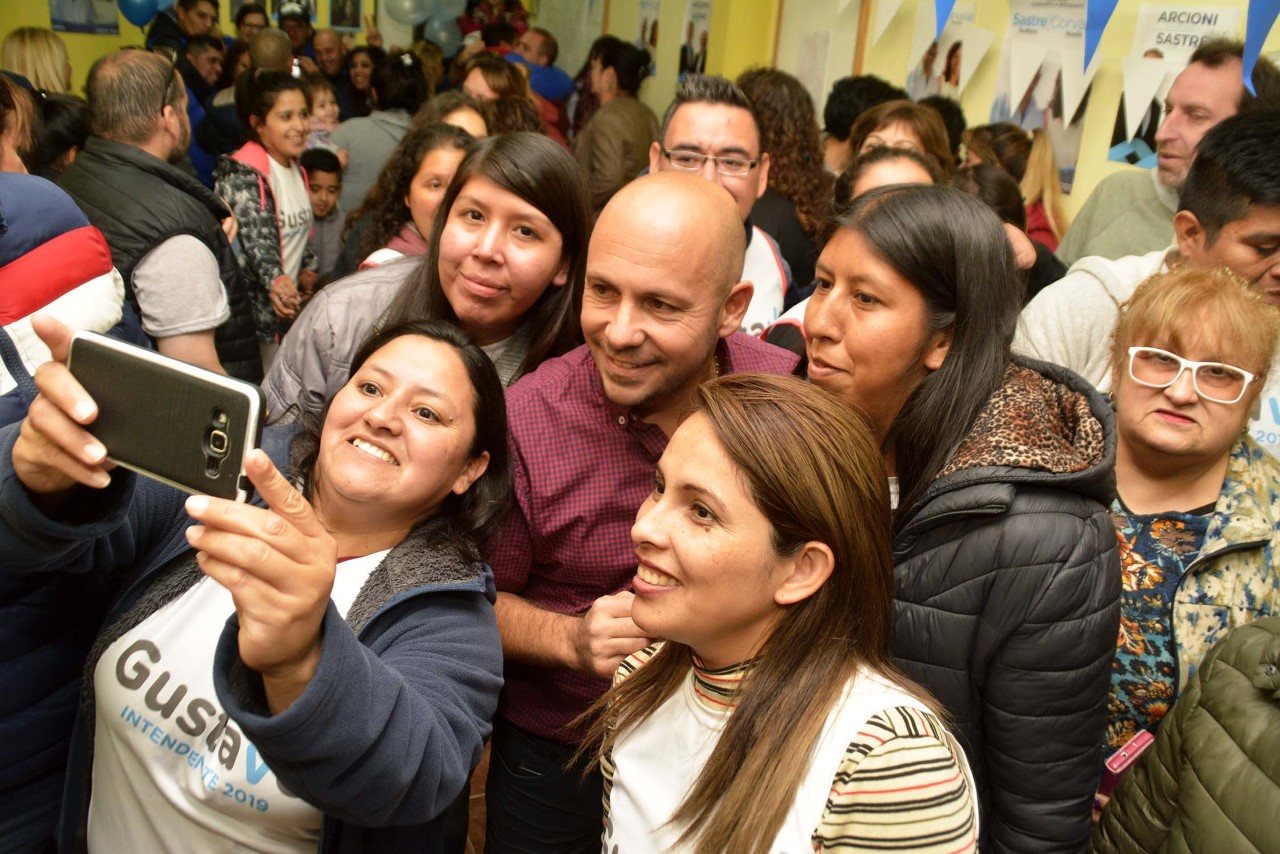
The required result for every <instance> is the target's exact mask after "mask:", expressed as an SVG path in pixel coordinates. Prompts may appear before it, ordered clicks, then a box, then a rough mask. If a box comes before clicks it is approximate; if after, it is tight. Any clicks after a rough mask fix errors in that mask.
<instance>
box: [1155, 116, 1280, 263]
mask: <svg viewBox="0 0 1280 854" xmlns="http://www.w3.org/2000/svg"><path fill="white" fill-rule="evenodd" d="M1277 134H1280V110H1276V109H1271V110H1253V111H1252V112H1249V113H1237V114H1236V115H1234V116H1231V117H1230V118H1226V119H1223V120H1222V121H1221V122H1219V123H1218V124H1217V125H1215V126H1214V127H1213V128H1211V129H1210V130H1209V132H1208V133H1206V134H1205V135H1204V138H1203V139H1201V140H1200V144H1199V145H1198V146H1196V156H1195V159H1194V160H1192V161H1191V169H1190V170H1189V171H1188V172H1187V183H1186V184H1185V185H1184V186H1183V188H1182V195H1181V197H1180V198H1179V199H1178V210H1180V211H1190V212H1191V213H1193V214H1195V217H1196V219H1197V220H1199V222H1200V225H1201V227H1203V228H1204V230H1205V236H1206V237H1207V238H1208V241H1209V243H1213V241H1214V240H1216V239H1217V237H1218V232H1219V231H1221V229H1222V227H1223V226H1224V225H1226V224H1227V223H1229V222H1234V221H1235V220H1238V219H1243V218H1244V217H1246V216H1248V215H1249V207H1250V206H1251V205H1280V157H1276V152H1275V146H1276V140H1277V139H1280V136H1277Z"/></svg>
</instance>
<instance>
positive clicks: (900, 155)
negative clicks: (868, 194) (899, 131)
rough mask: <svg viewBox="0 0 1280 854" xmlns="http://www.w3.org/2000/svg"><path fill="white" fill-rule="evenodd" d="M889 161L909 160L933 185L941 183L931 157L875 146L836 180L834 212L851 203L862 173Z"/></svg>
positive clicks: (855, 160)
mask: <svg viewBox="0 0 1280 854" xmlns="http://www.w3.org/2000/svg"><path fill="white" fill-rule="evenodd" d="M891 160H910V161H911V162H912V163H914V164H916V165H917V166H919V167H920V168H921V169H923V170H924V171H925V172H926V173H927V174H928V176H929V178H930V179H931V180H932V181H933V183H935V184H941V183H942V169H940V168H939V167H938V163H937V161H936V160H934V159H933V158H932V157H925V156H924V155H923V154H921V153H920V152H918V151H912V150H911V149H910V148H890V147H889V146H887V145H875V146H872V147H871V149H870V150H868V151H865V152H863V153H862V154H859V155H858V156H857V157H856V158H855V159H854V161H853V162H852V163H850V164H849V168H847V169H845V170H844V171H843V172H841V173H840V177H838V178H836V186H835V203H836V210H840V209H841V208H843V207H844V206H845V205H847V204H849V202H851V201H853V188H854V187H855V186H856V185H857V183H858V179H859V178H861V177H862V175H863V173H864V172H866V171H868V170H869V169H870V168H871V167H872V166H875V165H877V164H879V163H888V162H889V161H891Z"/></svg>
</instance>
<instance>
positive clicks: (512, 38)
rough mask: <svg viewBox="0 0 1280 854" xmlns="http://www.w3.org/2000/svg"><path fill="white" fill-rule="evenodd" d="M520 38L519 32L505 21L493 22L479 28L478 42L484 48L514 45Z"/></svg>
mask: <svg viewBox="0 0 1280 854" xmlns="http://www.w3.org/2000/svg"><path fill="white" fill-rule="evenodd" d="M519 38H520V31H519V30H517V29H516V28H515V27H513V26H511V25H510V24H508V23H507V22H506V21H494V22H493V23H490V24H485V25H484V26H483V27H481V28H480V41H482V42H484V46H485V47H501V46H502V45H504V44H515V43H516V41H517V40H518V39H519Z"/></svg>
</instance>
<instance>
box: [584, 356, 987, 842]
mask: <svg viewBox="0 0 1280 854" xmlns="http://www.w3.org/2000/svg"><path fill="white" fill-rule="evenodd" d="M631 537H632V540H633V541H634V542H635V545H636V555H637V558H638V562H639V568H638V570H637V574H636V578H635V581H634V588H635V600H634V604H633V606H632V613H631V616H632V619H633V620H635V623H636V625H637V626H639V627H640V629H641V630H642V631H644V632H645V634H646V635H648V636H650V637H663V638H667V640H666V641H665V642H664V643H662V644H659V645H655V646H651V647H648V648H646V649H645V650H642V651H641V652H639V653H636V654H635V655H633V656H631V657H629V658H628V659H626V660H625V661H623V663H622V665H621V667H619V669H618V675H617V677H616V679H615V684H614V688H613V689H612V690H611V691H610V692H609V693H608V694H606V695H605V696H604V697H603V698H602V699H601V700H600V701H599V703H598V704H597V705H596V707H595V709H594V710H593V711H594V712H595V713H597V714H598V717H597V718H596V719H595V722H594V724H593V732H592V734H593V735H594V737H595V742H596V743H599V744H600V761H601V765H602V767H603V770H604V774H605V780H606V782H605V793H606V795H605V797H606V808H607V817H606V820H605V834H604V843H605V845H604V847H605V850H608V851H613V850H624V851H630V850H663V851H671V850H678V851H699V852H701V851H735V852H753V851H783V850H785V851H798V850H814V848H815V847H817V848H819V849H821V850H829V849H830V848H833V847H836V848H839V847H842V846H845V845H848V840H850V839H857V840H861V841H864V842H865V841H875V843H877V844H882V845H884V844H887V845H889V846H891V847H893V848H894V850H912V851H935V850H936V851H972V850H975V849H974V846H975V845H976V842H977V833H978V828H977V813H976V809H975V801H976V796H975V795H974V793H973V791H972V789H971V787H970V785H969V781H968V767H967V765H966V763H965V759H964V754H963V752H962V751H961V750H960V748H959V747H958V746H956V744H955V742H954V741H953V740H952V739H951V737H950V735H949V734H948V733H947V731H946V729H945V727H944V725H943V724H942V722H941V721H940V720H939V718H938V716H937V715H936V714H935V713H934V712H933V711H932V708H933V707H932V701H931V700H929V699H928V698H927V695H925V694H924V693H923V691H921V690H920V689H919V688H916V687H915V686H913V685H912V684H911V683H910V682H909V681H907V680H906V679H905V678H904V677H903V676H902V675H901V674H899V673H898V672H897V670H896V669H895V668H894V667H893V665H892V663H891V661H890V657H889V641H890V635H891V630H892V622H893V610H892V600H893V569H892V557H891V554H890V546H889V540H890V511H889V493H888V488H887V484H886V480H885V475H884V468H883V466H882V464H881V462H880V452H879V449H878V448H877V446H876V443H875V441H874V440H873V439H872V437H871V434H870V432H869V431H868V429H867V427H866V426H865V425H864V423H863V422H862V420H861V419H860V418H859V417H858V416H857V415H855V414H854V413H853V412H851V411H850V410H849V409H848V408H847V407H846V406H844V405H843V404H842V403H840V401H838V400H837V399H836V398H834V397H831V396H830V395H828V394H827V393H826V392H823V391H821V390H820V389H818V388H816V387H814V386H811V385H807V384H805V383H803V382H801V381H800V380H797V379H794V378H784V377H775V376H768V375H763V374H736V375H733V376H728V377H723V378H721V379H718V380H715V381H713V382H711V383H708V384H706V385H704V386H702V388H701V389H699V391H698V395H697V400H696V403H695V405H694V408H693V413H692V414H691V415H690V416H689V417H688V418H687V419H686V420H685V421H684V423H683V424H682V425H681V426H680V428H679V429H678V430H677V431H676V433H675V435H674V436H672V438H671V443H670V444H669V445H668V446H667V449H666V451H665V452H664V453H663V455H662V458H661V460H659V462H658V469H657V473H656V475H655V477H654V487H653V493H652V494H651V495H650V496H649V498H648V499H647V500H646V501H645V503H644V504H643V506H642V507H641V508H640V512H639V514H638V515H637V518H636V523H635V526H634V527H633V528H632V531H631ZM779 722H785V725H781V726H780V725H778V724H779ZM833 781H834V782H833Z"/></svg>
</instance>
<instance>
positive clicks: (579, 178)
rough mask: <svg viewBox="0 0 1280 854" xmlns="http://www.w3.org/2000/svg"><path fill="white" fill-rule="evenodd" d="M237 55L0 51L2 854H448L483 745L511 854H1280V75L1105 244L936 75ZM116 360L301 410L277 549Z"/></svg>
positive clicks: (516, 26)
mask: <svg viewBox="0 0 1280 854" xmlns="http://www.w3.org/2000/svg"><path fill="white" fill-rule="evenodd" d="M273 13H274V18H273ZM218 14H219V8H218V3H217V2H216V0H176V2H175V3H174V4H173V8H172V9H170V10H164V11H162V12H160V13H159V14H158V15H157V17H156V18H155V21H154V22H153V24H152V25H151V27H150V30H149V31H148V34H147V39H146V45H145V46H144V47H139V48H129V49H122V50H116V51H112V52H110V53H107V54H105V55H104V56H102V57H100V58H98V59H97V60H96V61H95V62H94V63H93V65H92V67H91V68H89V69H87V74H86V76H85V83H84V85H83V94H84V97H83V98H81V97H79V96H77V95H75V94H73V90H74V89H75V88H76V87H75V85H74V81H75V80H76V79H77V78H76V76H75V72H76V71H77V69H72V68H71V66H70V63H69V62H68V60H67V53H66V49H65V46H64V45H63V43H62V41H61V39H60V38H59V37H58V36H57V35H56V34H55V33H53V32H52V31H48V30H41V29H38V28H32V27H27V28H22V29H18V30H15V31H13V32H11V33H8V34H7V35H5V36H4V38H3V42H2V43H0V317H2V318H3V321H2V322H3V329H2V331H0V356H3V363H4V364H3V367H4V370H3V373H0V554H3V561H0V564H2V566H0V635H2V636H3V637H4V639H5V640H6V641H7V646H8V648H9V653H8V654H7V655H6V656H5V657H4V660H3V661H0V685H3V688H4V694H5V696H6V697H7V699H6V701H5V702H4V703H3V704H0V732H3V733H4V734H5V735H6V737H5V738H4V739H0V804H3V808H2V809H0V849H2V850H5V851H16V852H42V851H55V850H56V851H76V850H82V849H85V848H88V849H91V850H96V851H153V850H174V849H182V850H198V851H206V850H207V851H222V850H228V851H230V850H255V851H314V850H322V851H335V852H336V851H409V850H425V851H440V852H449V854H454V852H459V853H460V852H463V851H465V850H466V848H467V844H468V842H467V834H468V814H469V811H470V809H471V807H472V805H473V799H472V798H471V797H470V793H471V783H472V781H473V778H474V777H477V776H478V772H477V768H478V767H479V766H480V763H481V760H482V757H483V756H486V755H487V756H488V760H487V772H486V776H485V779H484V780H483V781H482V782H483V792H484V808H485V819H484V826H485V849H486V850H488V851H491V852H495V853H496V854H501V852H540V854H541V852H566V854H569V852H594V851H600V850H604V851H606V852H645V851H698V852H712V851H735V852H736V851H744V852H746V851H758V852H765V851H799V850H814V851H830V852H854V851H871V850H876V851H886V850H892V851H919V852H937V853H938V854H941V852H951V853H952V854H954V852H969V851H978V850H982V851H993V852H1046V851H1063V852H1067V851H1081V850H1086V849H1090V850H1095V851H1106V852H1111V851H1115V852H1125V853H1126V854H1127V852H1137V851H1156V850H1184V849H1186V850H1208V849H1206V848H1204V846H1205V845H1206V844H1208V843H1206V842H1205V840H1211V841H1212V846H1213V850H1220V851H1236V850H1240V851H1245V850H1280V829H1278V828H1280V826H1278V825H1277V824H1276V822H1275V820H1274V815H1275V811H1274V809H1272V807H1273V806H1275V805H1280V774H1277V772H1276V764H1277V760H1278V759H1280V741H1278V740H1277V733H1280V706H1277V703H1276V698H1277V697H1280V676H1277V673H1280V669H1278V668H1280V462H1277V460H1276V458H1275V457H1274V456H1273V454H1274V453H1276V452H1277V450H1278V449H1280V409H1277V403H1276V401H1277V399H1280V374H1278V375H1273V372H1272V365H1273V363H1274V362H1275V359H1276V346H1277V340H1278V339H1280V309H1278V308H1277V306H1280V161H1277V159H1276V158H1275V157H1274V155H1273V153H1272V150H1271V147H1272V145H1273V144H1274V140H1275V139H1277V138H1280V70H1277V69H1276V68H1275V67H1274V66H1273V65H1272V64H1271V63H1270V62H1269V61H1268V60H1266V59H1261V60H1259V61H1258V63H1257V65H1256V67H1255V69H1254V71H1253V77H1252V88H1251V89H1250V88H1246V87H1245V86H1244V85H1243V84H1242V80H1241V73H1242V57H1243V46H1242V45H1241V44H1240V43H1237V42H1232V41H1227V40H1222V39H1210V40H1207V41H1205V42H1203V43H1202V44H1201V45H1200V47H1199V48H1198V49H1197V50H1196V52H1195V53H1194V54H1193V55H1192V56H1191V58H1190V60H1189V62H1188V64H1187V65H1186V67H1185V69H1183V70H1182V71H1181V72H1180V73H1179V74H1178V75H1177V78H1176V80H1175V81H1174V82H1173V84H1172V87H1171V88H1170V90H1169V93H1168V97H1167V99H1166V103H1165V112H1164V117H1163V119H1162V121H1161V123H1160V125H1159V128H1158V129H1157V130H1156V131H1155V137H1154V139H1155V140H1156V143H1157V146H1156V147H1157V153H1158V166H1157V168H1156V169H1154V170H1152V171H1151V173H1150V174H1149V175H1147V174H1143V172H1142V171H1141V170H1138V169H1126V170H1123V171H1121V172H1119V173H1117V174H1116V175H1114V176H1112V177H1110V178H1108V179H1106V180H1105V181H1103V182H1102V183H1101V184H1100V185H1099V186H1098V187H1097V188H1096V189H1095V190H1094V191H1093V193H1092V195H1091V196H1090V197H1089V199H1088V200H1087V201H1085V203H1084V204H1083V206H1082V207H1081V208H1080V211H1079V213H1078V214H1077V215H1076V217H1075V218H1074V221H1072V220H1071V219H1070V218H1069V217H1068V216H1067V212H1066V211H1067V208H1066V205H1065V203H1064V199H1063V197H1062V193H1061V189H1060V187H1061V185H1060V181H1059V178H1058V167H1057V164H1056V163H1055V162H1054V159H1053V150H1052V146H1051V145H1050V143H1049V140H1048V137H1047V136H1045V135H1044V134H1043V133H1041V132H1039V131H1035V132H1031V133H1028V132H1026V131H1024V130H1022V129H1021V128H1018V127H1017V126H1015V125H1011V124H1008V123H999V124H989V125H981V126H976V127H968V126H967V125H966V122H965V118H964V113H963V111H962V110H961V109H960V106H959V104H958V103H957V102H956V101H955V100H954V99H953V98H951V97H948V94H947V93H948V88H947V86H945V85H943V86H942V87H941V89H940V90H939V89H938V87H934V88H933V89H931V90H928V91H925V92H924V93H923V94H924V95H925V97H922V98H921V99H920V100H918V101H917V100H912V99H911V98H909V97H908V96H907V93H906V92H904V91H903V90H901V89H898V88H897V87H895V86H893V85H891V84H889V83H887V82H885V81H883V80H880V79H878V78H875V77H870V76H857V77H849V78H844V79H841V80H839V81H837V82H836V83H835V84H834V86H833V87H832V89H831V92H830V93H829V96H828V97H827V99H826V102H825V103H824V104H823V109H822V111H821V114H819V112H818V110H817V109H816V106H815V104H814V103H813V101H812V99H811V98H810V96H809V94H808V93H807V91H806V90H805V88H804V86H803V85H802V84H801V83H800V81H799V80H797V79H796V77H794V76H793V75H791V74H788V73H787V72H785V71H782V70H778V69H773V68H753V69H751V70H748V71H746V72H745V73H743V74H742V75H741V76H740V77H739V78H738V79H737V80H736V81H734V80H729V79H727V78H724V77H721V76H716V75H708V74H705V73H701V69H699V70H698V71H691V72H690V73H688V74H686V75H684V77H683V79H682V80H681V81H680V82H679V83H678V85H677V87H676V90H675V91H674V92H673V93H672V97H671V100H670V103H669V106H668V107H667V108H666V110H665V112H664V113H663V114H662V115H661V116H659V115H657V114H655V113H654V112H653V111H652V110H651V109H650V108H649V107H648V106H647V105H646V104H645V102H644V101H643V100H641V98H640V97H639V96H640V94H641V90H642V89H644V87H646V86H653V85H654V84H653V83H652V81H650V80H649V78H650V76H651V63H652V58H651V57H650V55H649V53H648V52H647V50H646V48H645V46H643V45H636V44H632V43H630V42H627V41H624V40H621V39H619V38H616V37H614V36H609V35H605V36H602V37H601V38H599V39H597V40H596V41H595V42H594V43H593V44H592V45H591V47H590V50H589V52H588V56H587V59H586V61H585V63H584V64H583V67H582V68H581V70H580V71H579V72H578V73H577V74H576V75H571V74H569V73H567V72H565V71H563V70H561V69H560V68H558V67H557V66H556V61H557V59H558V56H559V47H558V44H557V41H556V38H555V36H554V35H553V34H552V33H551V32H549V31H548V30H546V29H542V28H540V27H537V26H534V25H533V24H532V22H531V21H530V16H529V15H527V14H526V12H525V10H524V8H523V7H522V6H521V3H520V2H519V0H470V2H468V4H467V6H466V10H465V12H464V13H463V14H462V15H461V16H460V17H459V18H458V20H457V21H456V24H457V26H458V29H459V34H458V35H459V40H460V44H461V47H459V48H458V49H457V50H456V52H453V54H452V55H446V54H445V52H444V51H443V50H442V49H441V48H440V47H439V46H437V45H435V44H433V43H431V42H429V41H425V40H424V41H418V42H415V43H414V44H412V45H410V46H409V48H407V49H402V48H400V47H396V46H390V47H385V48H384V45H383V44H382V37H381V35H380V34H379V33H378V32H377V30H376V28H374V27H373V26H372V22H368V26H367V28H366V31H365V40H366V43H364V44H359V45H357V44H355V43H354V42H352V41H351V40H350V39H349V38H348V37H345V36H341V35H339V34H338V33H336V32H334V31H332V30H315V29H313V27H312V24H311V20H310V16H309V14H308V11H307V9H306V8H305V6H304V5H301V4H298V3H295V2H291V0H285V2H283V3H281V4H280V5H279V7H278V8H273V9H272V10H271V12H269V11H268V9H267V8H266V7H264V6H262V5H259V4H257V3H253V2H249V3H245V4H243V5H241V6H239V8H238V10H237V12H236V14H235V17H234V25H235V32H234V33H232V34H228V35H227V36H225V37H224V36H222V35H221V34H220V33H219V32H218V29H217V20H218ZM935 50H936V48H935ZM946 64H947V67H948V69H950V68H951V66H952V65H953V64H957V65H958V60H956V61H955V62H953V57H952V56H950V55H949V56H948V57H947V63H946ZM79 71H84V70H83V69H80V70H79ZM946 80H948V81H949V80H950V76H948V77H947V78H946ZM77 331H93V332H98V333H102V334H106V335H110V336H112V337H115V338H117V339H120V340H123V341H127V342H130V343H132V344H136V345H137V346H140V347H147V348H151V349H154V350H156V351H158V352H159V353H161V354H163V355H165V356H168V357H171V358H173V359H176V360H180V361H182V362H186V363H189V364H193V365H197V366H199V367H202V368H206V369H208V370H210V371H214V372H218V373H222V374H227V375H229V376H232V377H235V378H238V379H240V380H244V381H247V382H249V383H252V384H255V385H259V386H260V387H261V389H262V391H263V393H264V397H265V401H266V408H267V422H268V423H267V426H266V427H265V429H264V432H263V435H262V439H261V447H260V449H258V450H254V451H253V452H252V454H251V455H250V456H249V457H248V458H247V462H246V463H245V475H246V476H247V478H248V480H249V481H250V482H251V483H252V485H253V487H254V491H253V495H252V498H251V500H250V501H248V502H245V503H237V502H233V501H227V500H223V499H219V498H215V497H211V496H206V495H187V494H185V493H184V492H182V491H181V490H178V489H176V488H174V487H172V486H170V485H167V484H165V483H162V482H160V481H157V480H152V479H149V478H147V477H145V476H141V475H138V474H135V473H133V472H132V471H129V470H126V469H124V468H121V467H117V466H115V464H114V463H113V460H112V449H111V448H110V447H106V446H104V445H103V443H102V442H101V441H99V439H97V438H95V435H94V432H93V431H94V422H95V419H96V418H97V416H98V405H97V403H95V401H94V400H93V399H92V398H91V397H90V396H89V394H88V393H86V391H85V389H84V388H83V387H81V386H80V385H79V383H77V381H76V379H75V378H74V376H73V375H72V373H71V371H70V370H69V368H68V365H67V361H68V350H69V346H70V341H71V338H72V336H73V334H74V333H75V332H77ZM131 417H133V418H136V425H135V427H134V429H136V430H137V431H139V432H140V433H145V432H146V431H147V430H148V428H149V425H150V424H151V423H152V421H153V420H154V418H156V417H157V416H156V415H155V414H154V413H149V412H138V413H135V414H133V415H132V416H131Z"/></svg>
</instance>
